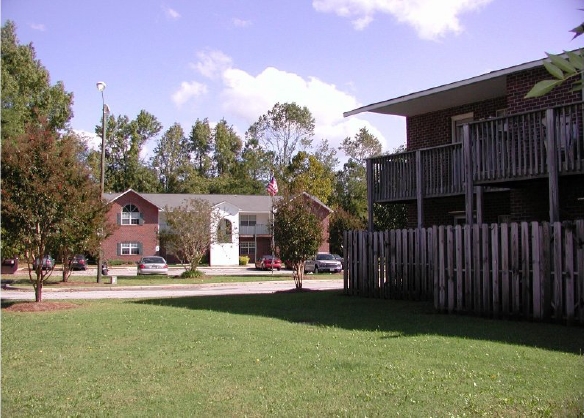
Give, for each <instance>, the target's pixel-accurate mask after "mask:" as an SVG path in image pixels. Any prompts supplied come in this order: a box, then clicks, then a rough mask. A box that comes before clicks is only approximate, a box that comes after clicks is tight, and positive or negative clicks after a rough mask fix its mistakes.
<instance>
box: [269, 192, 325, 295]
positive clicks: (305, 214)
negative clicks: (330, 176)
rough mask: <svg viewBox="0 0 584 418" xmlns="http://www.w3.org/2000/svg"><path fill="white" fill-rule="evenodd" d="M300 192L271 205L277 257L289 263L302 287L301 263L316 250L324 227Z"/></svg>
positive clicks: (298, 285) (302, 270)
mask: <svg viewBox="0 0 584 418" xmlns="http://www.w3.org/2000/svg"><path fill="white" fill-rule="evenodd" d="M302 199H303V197H302V195H299V196H296V197H295V198H286V197H285V198H283V199H281V200H280V201H279V202H278V203H276V204H275V205H274V213H275V217H274V237H275V243H276V247H277V248H278V250H279V254H280V258H282V259H283V260H286V262H289V263H291V264H292V270H293V275H294V284H295V286H296V289H302V280H303V279H304V263H305V262H306V260H308V259H309V258H310V257H312V256H314V254H316V252H317V251H318V247H319V246H320V243H321V241H322V233H323V227H322V223H321V222H320V220H319V219H318V217H317V216H316V215H315V214H314V212H313V211H312V210H311V206H310V205H308V204H306V202H304V201H301V200H302Z"/></svg>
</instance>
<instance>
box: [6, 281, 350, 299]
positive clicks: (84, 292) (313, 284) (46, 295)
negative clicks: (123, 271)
mask: <svg viewBox="0 0 584 418" xmlns="http://www.w3.org/2000/svg"><path fill="white" fill-rule="evenodd" d="M292 289H294V281H293V280H280V281H266V282H248V283H209V284H177V285H172V284H170V285H160V286H115V285H114V286H107V287H106V286H102V287H99V288H86V287H80V288H79V287H78V288H76V287H66V288H43V300H63V299H140V298H168V297H184V296H205V295H236V294H240V295H243V294H265V293H275V292H281V291H288V290H292ZM303 289H305V290H313V291H314V290H341V289H343V280H342V279H332V280H327V279H318V280H310V279H308V280H304V282H303ZM0 297H1V298H2V299H5V300H34V291H33V290H32V289H26V290H23V289H22V288H20V289H14V288H11V287H10V286H8V287H7V288H6V289H2V291H1V293H0Z"/></svg>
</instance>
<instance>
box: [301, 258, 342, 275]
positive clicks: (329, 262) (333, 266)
mask: <svg viewBox="0 0 584 418" xmlns="http://www.w3.org/2000/svg"><path fill="white" fill-rule="evenodd" d="M342 269H343V266H342V265H341V262H340V261H339V260H336V259H335V258H334V257H333V255H332V254H328V253H318V254H317V255H316V257H315V258H313V259H312V260H306V263H305V264H304V271H305V272H306V273H314V274H318V273H320V272H323V271H328V272H331V273H338V272H340V271H341V270H342Z"/></svg>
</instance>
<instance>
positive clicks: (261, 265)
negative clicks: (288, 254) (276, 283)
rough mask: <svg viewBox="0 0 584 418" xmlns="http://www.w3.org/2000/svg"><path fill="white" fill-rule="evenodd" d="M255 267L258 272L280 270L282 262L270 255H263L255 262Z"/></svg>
mask: <svg viewBox="0 0 584 418" xmlns="http://www.w3.org/2000/svg"><path fill="white" fill-rule="evenodd" d="M255 267H256V269H258V270H280V269H281V268H282V260H280V259H279V258H278V257H275V256H271V255H263V256H261V257H260V258H259V259H257V260H256V262H255Z"/></svg>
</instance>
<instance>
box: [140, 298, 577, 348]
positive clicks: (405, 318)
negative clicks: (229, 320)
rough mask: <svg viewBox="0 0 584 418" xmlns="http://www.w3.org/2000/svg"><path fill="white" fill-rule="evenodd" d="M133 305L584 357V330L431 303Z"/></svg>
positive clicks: (178, 301) (199, 301)
mask: <svg viewBox="0 0 584 418" xmlns="http://www.w3.org/2000/svg"><path fill="white" fill-rule="evenodd" d="M132 303H139V304H145V305H157V306H172V307H176V308H184V309H194V310H211V311H216V312H228V313H232V314H238V315H254V316H262V317H270V318H276V319H280V320H283V321H288V322H292V323H298V324H308V325H311V326H325V327H337V328H342V329H349V330H364V331H378V332H381V333H383V334H385V335H381V336H380V338H393V337H395V336H405V337H407V336H416V335H439V336H445V337H456V338H467V339H476V340H487V341H493V342H500V343H505V344H515V345H523V346H529V347H537V348H542V349H547V350H554V351H562V352H567V353H573V354H582V353H583V352H584V328H583V327H579V326H572V327H568V326H565V325H559V324H549V323H532V322H525V321H523V322H520V321H510V320H490V319H485V318H479V317H473V316H462V315H448V314H439V313H437V312H436V311H435V310H434V308H433V305H432V303H431V302H410V301H395V300H382V299H368V298H359V297H349V296H346V295H344V294H342V292H339V291H338V290H335V291H319V292H281V293H275V294H262V295H228V296H197V297H181V298H170V299H166V298H165V299H149V300H141V301H133V302H132Z"/></svg>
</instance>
